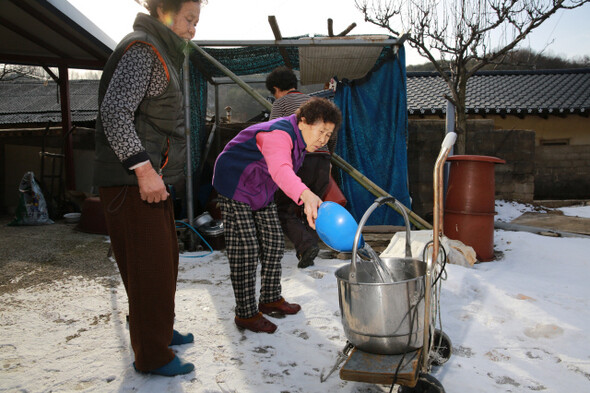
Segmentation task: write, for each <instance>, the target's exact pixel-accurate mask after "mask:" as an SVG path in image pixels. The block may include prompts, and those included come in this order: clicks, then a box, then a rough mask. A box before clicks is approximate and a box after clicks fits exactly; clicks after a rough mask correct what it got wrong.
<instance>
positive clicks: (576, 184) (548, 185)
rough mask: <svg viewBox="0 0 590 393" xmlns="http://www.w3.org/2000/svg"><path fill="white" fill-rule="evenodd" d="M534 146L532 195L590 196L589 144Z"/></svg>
mask: <svg viewBox="0 0 590 393" xmlns="http://www.w3.org/2000/svg"><path fill="white" fill-rule="evenodd" d="M536 149H537V150H536V157H535V199H589V198H590V145H586V146H537V148H536Z"/></svg>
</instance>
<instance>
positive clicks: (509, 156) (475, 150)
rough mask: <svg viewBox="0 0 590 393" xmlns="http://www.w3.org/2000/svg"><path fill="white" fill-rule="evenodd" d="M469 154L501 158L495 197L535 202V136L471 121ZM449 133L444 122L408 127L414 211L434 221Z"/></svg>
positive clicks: (422, 122)
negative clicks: (437, 174)
mask: <svg viewBox="0 0 590 393" xmlns="http://www.w3.org/2000/svg"><path fill="white" fill-rule="evenodd" d="M468 129H469V134H468V137H467V145H466V154H468V155H484V156H493V157H498V158H501V159H503V160H505V161H506V164H497V165H495V181H496V187H495V197H496V198H498V199H506V200H517V201H522V202H532V201H533V197H534V169H535V166H534V156H535V133H534V132H533V131H527V130H495V129H494V122H493V120H489V119H488V120H470V121H469V122H468ZM444 132H445V121H444V120H410V121H409V123H408V175H409V182H410V196H411V198H412V209H413V211H414V212H416V213H417V214H418V215H420V216H421V217H423V218H425V219H427V220H430V219H431V217H432V208H433V170H434V163H435V161H436V157H437V156H438V153H439V151H440V144H441V143H442V140H443V137H444Z"/></svg>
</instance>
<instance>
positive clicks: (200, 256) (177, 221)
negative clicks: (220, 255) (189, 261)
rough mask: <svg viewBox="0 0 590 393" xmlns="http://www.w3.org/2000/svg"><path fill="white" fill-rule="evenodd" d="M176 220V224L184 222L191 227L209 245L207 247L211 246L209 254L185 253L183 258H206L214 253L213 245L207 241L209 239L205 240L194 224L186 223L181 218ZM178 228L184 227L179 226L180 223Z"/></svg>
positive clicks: (184, 223) (183, 223)
mask: <svg viewBox="0 0 590 393" xmlns="http://www.w3.org/2000/svg"><path fill="white" fill-rule="evenodd" d="M174 222H175V223H176V224H182V225H184V226H186V227H188V228H190V229H191V230H192V231H193V232H194V233H196V234H197V235H199V237H200V238H201V240H203V242H204V243H205V244H206V245H207V247H209V252H208V253H207V254H203V255H183V256H182V257H183V258H204V257H206V256H208V255H211V254H213V247H211V245H210V244H209V243H207V240H205V238H204V237H203V236H201V234H200V233H199V232H198V231H197V230H196V229H195V228H193V226H192V225H190V224H189V223H186V222H184V221H180V220H174ZM176 228H182V227H179V226H178V225H176Z"/></svg>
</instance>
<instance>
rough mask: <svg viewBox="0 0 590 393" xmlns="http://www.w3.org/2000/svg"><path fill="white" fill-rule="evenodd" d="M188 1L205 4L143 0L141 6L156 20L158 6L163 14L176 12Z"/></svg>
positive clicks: (168, 0)
mask: <svg viewBox="0 0 590 393" xmlns="http://www.w3.org/2000/svg"><path fill="white" fill-rule="evenodd" d="M189 1H192V2H195V3H200V4H205V3H206V0H144V1H143V5H144V7H145V8H147V10H148V11H149V12H150V15H151V16H153V17H154V18H157V17H158V7H159V6H162V9H163V10H164V12H168V11H172V12H178V11H179V10H180V7H182V3H186V2H189Z"/></svg>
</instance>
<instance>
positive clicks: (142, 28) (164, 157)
mask: <svg viewBox="0 0 590 393" xmlns="http://www.w3.org/2000/svg"><path fill="white" fill-rule="evenodd" d="M133 30H134V31H133V32H132V33H130V34H128V35H127V36H126V37H125V38H123V40H122V41H121V42H120V43H119V44H118V45H117V47H116V48H115V51H114V52H113V54H112V55H111V57H110V58H109V60H108V61H107V64H106V65H105V67H104V70H103V75H102V78H101V80H100V84H99V94H98V96H99V100H98V102H99V108H100V104H101V103H102V100H103V98H104V95H105V93H106V90H107V88H108V86H109V82H110V80H111V78H112V75H113V73H114V71H115V68H116V67H117V64H118V63H119V60H120V59H121V57H122V56H123V54H124V53H125V51H126V50H127V49H128V48H129V47H130V46H131V45H132V44H133V43H135V42H138V41H140V42H142V43H146V44H148V45H150V46H151V47H152V48H153V49H154V51H155V52H156V53H157V55H158V58H159V59H160V60H161V61H162V64H163V66H164V68H165V70H166V75H167V78H168V87H167V88H166V90H165V91H164V92H163V93H162V94H161V95H159V96H157V97H149V98H148V97H146V98H144V99H143V100H142V102H141V103H140V105H139V108H138V109H137V111H136V112H135V129H136V131H137V134H138V136H139V139H140V140H141V143H142V145H143V147H144V148H145V150H146V152H147V153H148V156H149V158H150V161H151V164H152V166H153V167H154V169H156V171H160V174H161V175H162V176H163V180H164V183H166V184H175V183H178V182H179V181H181V180H184V175H185V174H184V169H185V163H186V137H185V122H184V99H183V94H182V82H181V80H180V69H181V66H182V63H183V61H184V53H183V48H184V47H185V45H186V43H185V42H184V40H182V39H181V38H180V37H178V36H177V35H176V34H175V33H174V32H172V30H170V29H168V28H167V27H166V26H164V25H163V24H162V23H160V22H159V21H158V20H157V19H155V18H153V17H151V16H149V15H147V14H143V13H140V14H138V15H137V18H136V20H135V23H134V25H133ZM94 184H95V185H96V186H99V187H102V186H107V187H108V186H121V185H137V178H136V176H135V174H134V173H133V171H130V170H127V169H125V167H124V166H123V165H122V164H121V161H119V159H118V158H117V156H116V155H115V152H114V151H113V150H112V149H111V147H110V145H109V143H108V141H107V139H106V136H105V133H104V129H103V125H102V121H101V116H100V109H99V114H98V117H97V119H96V133H95V165H94Z"/></svg>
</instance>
